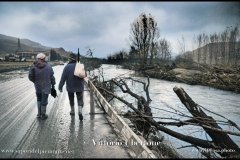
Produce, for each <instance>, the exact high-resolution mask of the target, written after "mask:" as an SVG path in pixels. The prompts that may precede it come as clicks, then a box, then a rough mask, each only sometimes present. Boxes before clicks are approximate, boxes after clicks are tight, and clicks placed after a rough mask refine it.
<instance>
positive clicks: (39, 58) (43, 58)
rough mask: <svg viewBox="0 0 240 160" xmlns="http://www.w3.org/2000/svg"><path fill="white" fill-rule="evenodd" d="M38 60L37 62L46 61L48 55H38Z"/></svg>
mask: <svg viewBox="0 0 240 160" xmlns="http://www.w3.org/2000/svg"><path fill="white" fill-rule="evenodd" d="M36 58H37V60H40V61H45V58H46V55H45V54H44V53H38V54H37V57H36Z"/></svg>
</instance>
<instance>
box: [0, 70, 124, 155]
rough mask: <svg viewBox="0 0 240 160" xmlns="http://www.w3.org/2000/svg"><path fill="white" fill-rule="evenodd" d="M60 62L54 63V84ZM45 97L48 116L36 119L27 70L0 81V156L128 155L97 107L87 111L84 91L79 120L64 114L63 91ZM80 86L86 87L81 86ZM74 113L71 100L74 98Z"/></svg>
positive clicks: (66, 112)
mask: <svg viewBox="0 0 240 160" xmlns="http://www.w3.org/2000/svg"><path fill="white" fill-rule="evenodd" d="M63 68H64V66H55V67H53V69H54V75H55V78H56V83H57V84H56V87H55V88H57V87H58V83H59V80H60V76H61V73H62V70H63ZM65 87H66V84H65V85H64V87H63V88H64V89H63V92H62V93H59V91H57V92H58V97H57V98H56V99H54V98H53V97H51V96H49V101H48V102H49V103H48V107H47V114H48V116H49V117H48V119H46V120H39V119H37V118H36V115H37V106H36V96H35V89H34V85H33V83H32V82H30V81H29V80H28V78H27V74H26V75H25V76H23V77H22V78H16V79H13V80H10V81H6V82H2V83H0V158H129V154H128V153H127V150H126V148H125V147H124V146H123V145H119V144H120V143H115V144H113V143H114V142H119V141H120V140H119V139H117V136H116V135H115V134H114V132H113V129H112V128H111V127H110V126H109V124H108V122H107V120H106V118H105V115H104V114H103V112H102V111H101V110H100V109H99V108H96V109H95V112H96V113H98V114H94V115H90V114H89V113H90V103H89V101H90V96H89V92H88V91H84V104H85V105H84V108H83V117H84V119H83V121H82V122H81V121H79V118H78V115H77V114H76V115H75V116H70V114H69V112H70V106H69V101H68V96H67V91H66V88H65ZM85 89H87V88H86V87H85ZM75 112H76V113H77V102H76V98H75Z"/></svg>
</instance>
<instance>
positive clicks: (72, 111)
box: [70, 106, 75, 115]
mask: <svg viewBox="0 0 240 160" xmlns="http://www.w3.org/2000/svg"><path fill="white" fill-rule="evenodd" d="M70 107H71V111H70V115H75V111H74V106H70Z"/></svg>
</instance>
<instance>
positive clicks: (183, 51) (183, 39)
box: [178, 35, 186, 54]
mask: <svg viewBox="0 0 240 160" xmlns="http://www.w3.org/2000/svg"><path fill="white" fill-rule="evenodd" d="M178 45H179V50H180V52H179V53H180V54H183V53H185V52H186V46H185V38H184V36H183V35H182V39H181V41H180V40H178Z"/></svg>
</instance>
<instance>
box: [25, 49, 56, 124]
mask: <svg viewBox="0 0 240 160" xmlns="http://www.w3.org/2000/svg"><path fill="white" fill-rule="evenodd" d="M36 58H37V61H35V62H34V63H33V66H32V68H31V69H30V71H29V74H28V78H29V80H30V81H32V82H33V83H34V86H35V90H36V95H37V107H38V114H37V117H38V118H41V119H43V120H44V119H47V118H48V115H47V114H46V108H47V104H48V95H49V94H50V93H51V86H52V87H54V85H55V84H56V82H55V77H54V75H53V74H54V72H53V69H52V67H51V65H50V64H48V63H47V62H46V61H45V58H46V55H45V54H43V53H39V54H38V55H37V57H36Z"/></svg>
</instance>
